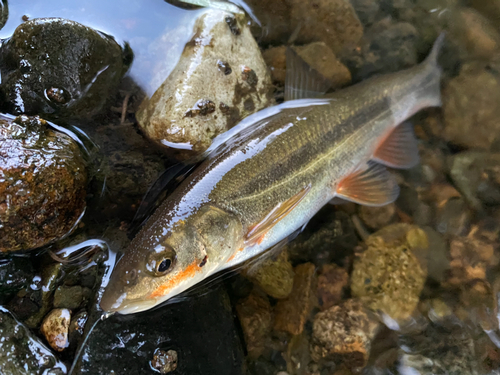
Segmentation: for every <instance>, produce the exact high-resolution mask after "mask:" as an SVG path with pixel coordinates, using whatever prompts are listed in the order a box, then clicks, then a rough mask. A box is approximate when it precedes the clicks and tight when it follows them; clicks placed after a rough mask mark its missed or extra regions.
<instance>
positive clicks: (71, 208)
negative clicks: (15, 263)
mask: <svg viewBox="0 0 500 375" xmlns="http://www.w3.org/2000/svg"><path fill="white" fill-rule="evenodd" d="M0 161H1V162H0V252H6V251H16V250H29V249H33V248H36V247H40V246H43V245H47V244H49V243H51V242H54V241H56V240H57V239H59V238H61V237H62V236H64V235H66V234H68V232H70V231H71V230H72V229H73V228H74V226H75V224H76V223H77V222H78V220H79V218H80V216H81V214H82V212H83V209H84V208H85V194H86V193H85V186H86V181H87V177H86V176H87V175H86V171H85V164H84V161H83V158H82V155H81V153H80V150H79V148H78V146H77V144H76V143H75V142H74V141H73V140H72V139H71V138H70V137H69V136H67V135H65V134H62V133H59V132H56V131H54V130H52V129H51V128H50V127H49V126H48V125H47V123H46V122H45V121H43V120H41V119H39V118H38V117H26V116H20V117H18V118H16V119H15V120H12V119H11V118H8V117H5V116H2V117H0Z"/></svg>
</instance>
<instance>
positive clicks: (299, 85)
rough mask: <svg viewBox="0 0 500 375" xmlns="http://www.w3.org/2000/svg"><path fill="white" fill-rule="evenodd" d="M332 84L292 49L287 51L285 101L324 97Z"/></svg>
mask: <svg viewBox="0 0 500 375" xmlns="http://www.w3.org/2000/svg"><path fill="white" fill-rule="evenodd" d="M330 86H331V83H330V82H329V81H328V80H327V79H326V78H325V77H324V76H323V75H321V74H320V73H318V72H317V71H316V70H315V69H313V68H311V67H310V66H309V65H308V64H307V63H306V62H305V61H304V60H303V59H302V58H301V57H300V56H299V55H298V54H297V52H295V51H294V50H293V49H292V48H290V47H288V48H287V49H286V78H285V101H287V100H295V99H306V98H317V97H319V96H321V95H324V94H325V93H326V92H327V91H328V89H329V88H330Z"/></svg>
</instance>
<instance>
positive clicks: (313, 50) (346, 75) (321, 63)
mask: <svg viewBox="0 0 500 375" xmlns="http://www.w3.org/2000/svg"><path fill="white" fill-rule="evenodd" d="M294 50H295V52H297V54H298V55H299V56H300V57H301V58H302V59H303V60H304V61H305V62H306V63H307V65H309V66H310V67H311V68H312V69H314V70H316V71H317V72H318V73H320V74H321V75H322V76H323V77H325V78H326V79H327V80H328V82H329V83H330V84H331V86H330V88H331V89H340V88H342V87H344V86H347V85H349V84H350V83H351V72H349V69H347V68H346V67H345V65H344V64H342V63H341V62H340V61H339V60H337V57H336V56H335V54H334V53H333V52H332V50H331V49H330V48H329V47H328V46H327V45H326V44H325V43H324V42H315V43H311V44H307V45H305V46H300V47H294Z"/></svg>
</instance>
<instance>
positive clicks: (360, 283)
mask: <svg viewBox="0 0 500 375" xmlns="http://www.w3.org/2000/svg"><path fill="white" fill-rule="evenodd" d="M365 246H366V247H367V248H366V250H365V251H364V252H363V253H362V254H361V255H360V257H359V258H358V259H357V260H355V262H354V268H353V272H352V275H351V292H352V295H353V296H356V297H360V298H361V299H362V300H363V301H364V302H365V303H366V305H367V306H368V307H370V308H371V309H373V310H375V311H377V310H380V311H382V312H383V313H385V314H387V315H388V316H389V317H391V318H392V319H394V320H396V321H403V320H405V319H406V318H408V317H409V316H410V315H411V313H412V312H413V310H414V309H415V307H416V306H417V304H418V301H419V296H420V292H421V291H422V288H423V286H424V282H425V277H426V271H425V270H423V269H422V267H421V265H420V262H419V261H418V259H417V258H416V257H415V255H414V254H413V252H412V250H415V251H418V250H419V249H421V248H424V249H425V248H428V246H429V244H428V239H427V235H426V234H425V232H424V231H423V230H422V229H420V228H419V227H417V226H411V225H408V224H393V225H390V226H388V227H386V228H384V229H382V230H380V231H378V232H376V233H374V234H372V235H371V236H369V237H368V238H367V239H366V241H365Z"/></svg>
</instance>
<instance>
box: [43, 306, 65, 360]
mask: <svg viewBox="0 0 500 375" xmlns="http://www.w3.org/2000/svg"><path fill="white" fill-rule="evenodd" d="M70 320H71V312H70V311H69V310H68V309H54V310H52V311H51V312H50V313H49V314H48V315H47V316H46V317H45V319H44V320H43V322H42V326H41V327H40V330H41V331H42V333H43V335H44V336H45V338H46V339H47V342H48V343H49V345H50V346H51V347H52V349H54V350H56V351H58V352H62V351H63V350H64V349H66V348H67V347H68V345H69V341H68V329H69V323H70Z"/></svg>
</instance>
